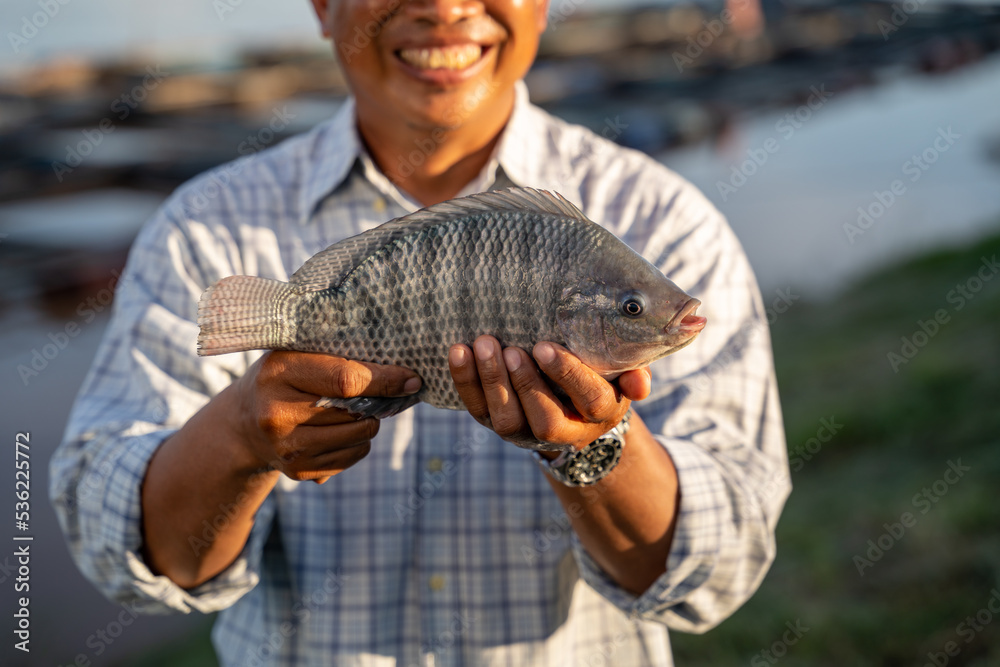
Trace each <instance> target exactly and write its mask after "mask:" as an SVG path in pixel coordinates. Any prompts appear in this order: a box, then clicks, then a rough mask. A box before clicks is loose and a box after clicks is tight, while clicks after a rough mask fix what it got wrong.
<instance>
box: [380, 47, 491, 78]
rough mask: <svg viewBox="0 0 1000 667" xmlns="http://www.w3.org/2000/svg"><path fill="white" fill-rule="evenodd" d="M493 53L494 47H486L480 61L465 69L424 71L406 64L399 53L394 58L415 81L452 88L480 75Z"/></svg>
mask: <svg viewBox="0 0 1000 667" xmlns="http://www.w3.org/2000/svg"><path fill="white" fill-rule="evenodd" d="M492 52H493V47H492V46H484V47H483V52H482V54H481V55H480V56H479V60H477V61H476V62H474V63H472V64H471V65H469V66H468V67H466V68H465V69H444V68H439V69H422V68H419V67H414V66H413V65H411V64H410V63H408V62H406V61H405V60H403V59H402V58H400V57H399V54H398V53H393V54H392V55H393V57H394V58H395V59H396V62H397V63H398V64H399V67H400V69H402V70H403V72H405V73H406V74H408V75H409V76H412V77H413V78H415V79H419V80H420V81H423V82H424V83H430V84H434V85H437V86H452V85H455V84H458V83H462V82H463V81H468V80H469V79H471V78H473V77H474V76H476V75H477V74H479V73H480V72H481V71H482V70H483V69H484V68H485V67H486V60H487V56H489V55H490V54H491V53H492Z"/></svg>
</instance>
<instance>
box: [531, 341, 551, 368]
mask: <svg viewBox="0 0 1000 667" xmlns="http://www.w3.org/2000/svg"><path fill="white" fill-rule="evenodd" d="M555 358H556V349H555V348H554V347H552V346H551V345H549V344H548V343H539V344H538V345H536V346H535V359H538V361H539V362H541V363H543V364H551V363H552V362H553V361H555Z"/></svg>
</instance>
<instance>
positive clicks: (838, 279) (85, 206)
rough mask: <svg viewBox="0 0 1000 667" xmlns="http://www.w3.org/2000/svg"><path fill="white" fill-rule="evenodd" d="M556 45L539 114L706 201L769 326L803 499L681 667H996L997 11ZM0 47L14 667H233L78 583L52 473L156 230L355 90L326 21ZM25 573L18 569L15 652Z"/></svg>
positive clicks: (155, 12)
mask: <svg viewBox="0 0 1000 667" xmlns="http://www.w3.org/2000/svg"><path fill="white" fill-rule="evenodd" d="M550 14H551V20H550V28H549V30H548V32H547V34H546V35H545V38H544V42H543V45H542V48H541V53H540V55H539V59H538V62H537V64H536V65H535V67H534V69H533V70H532V72H531V73H530V75H529V77H528V86H529V89H530V91H531V97H532V99H533V100H534V101H535V102H536V103H538V104H540V105H541V106H543V107H545V108H546V109H548V110H550V111H551V112H552V113H555V114H557V115H559V116H562V117H565V118H567V119H569V120H571V121H573V122H577V123H581V124H583V125H586V126H589V127H591V128H592V129H594V130H595V131H597V132H600V133H602V134H603V135H604V136H606V137H608V138H611V139H613V140H615V141H617V142H618V143H621V144H623V145H626V146H630V147H633V148H637V149H639V150H643V151H645V152H647V153H649V154H650V155H652V156H653V157H655V158H656V159H657V160H660V161H661V162H663V163H664V164H666V165H668V166H669V167H671V168H673V169H674V170H676V171H678V172H679V173H681V174H682V175H684V176H685V177H687V178H688V179H690V180H691V181H692V182H694V183H695V184H696V185H697V186H699V187H700V188H701V189H702V190H704V192H705V193H706V194H707V195H708V197H709V198H710V199H711V200H712V201H713V202H714V203H715V204H716V206H718V207H719V209H720V210H721V211H722V212H723V213H724V214H725V215H726V216H727V217H728V218H729V220H730V222H731V223H732V226H733V228H734V229H735V231H736V233H737V235H738V236H739V237H740V239H741V240H742V242H743V244H744V246H745V247H746V250H747V253H748V255H749V257H750V261H751V263H752V264H753V266H754V269H755V270H756V272H757V275H758V278H759V281H760V284H761V290H762V293H763V295H764V300H765V303H766V305H767V307H768V309H769V310H768V315H769V320H770V322H771V325H772V334H773V339H774V348H775V359H776V365H777V370H778V375H779V382H780V388H781V392H782V402H783V409H784V416H785V424H786V428H787V434H788V447H789V457H790V461H791V469H792V482H793V484H794V487H795V491H794V492H793V494H792V496H791V498H790V499H789V501H788V504H787V506H786V510H785V512H784V515H783V516H782V519H781V523H780V525H779V530H778V547H779V551H778V553H779V555H778V559H777V561H776V563H775V565H774V567H773V569H772V570H771V572H770V574H769V575H768V577H767V579H766V580H765V581H764V583H763V585H762V587H761V590H760V592H759V593H758V594H757V595H756V596H755V597H754V598H753V599H752V600H751V601H750V602H749V603H748V604H747V605H746V606H745V607H744V608H743V609H741V610H740V611H739V612H738V613H736V614H735V615H734V616H733V617H732V618H731V619H729V620H727V621H726V622H724V623H723V624H722V625H721V626H720V627H719V628H717V629H715V630H713V631H711V632H710V633H709V634H707V635H705V636H684V635H680V634H674V635H673V641H674V646H675V656H676V661H677V664H678V665H746V664H748V663H749V664H750V665H753V666H755V667H757V666H760V665H773V664H777V663H779V662H780V663H781V664H785V665H925V664H926V665H936V666H937V667H940V666H942V665H981V666H985V665H1000V622H993V621H994V620H995V619H997V616H998V614H997V610H1000V531H998V527H1000V509H998V503H997V494H996V488H997V482H998V481H1000V448H998V447H997V445H998V435H997V434H998V433H1000V405H998V403H1000V277H998V274H1000V264H998V263H997V255H998V254H1000V111H998V109H1000V52H998V50H1000V9H998V7H997V6H991V5H990V4H988V3H981V2H965V3H957V4H956V3H943V2H936V1H935V0H905V1H904V2H897V3H887V2H861V1H859V2H824V1H823V0H729V2H728V6H727V5H723V4H721V3H718V2H712V3H710V2H705V3H697V4H679V3H656V2H651V1H649V0H646V1H643V2H626V1H623V0H620V1H618V2H611V1H610V0H552V6H551V11H550ZM0 26H2V28H3V30H2V33H3V41H4V42H5V43H4V44H2V45H0V285H2V286H3V287H2V289H0V406H2V411H0V424H2V429H0V437H2V438H4V439H5V441H6V442H7V443H8V445H9V449H7V451H8V454H7V455H4V456H2V457H0V459H2V460H0V475H2V476H3V479H4V480H5V481H4V482H3V488H4V489H11V490H12V486H13V480H14V460H13V459H14V456H13V449H14V439H15V434H16V433H18V432H24V431H28V432H30V434H31V455H32V456H31V462H32V472H33V475H32V480H31V481H32V505H31V529H30V532H31V534H33V535H34V537H35V539H34V541H33V542H32V547H31V548H32V561H31V591H30V595H31V606H30V609H31V619H32V626H31V627H32V642H31V649H32V650H31V653H30V654H24V653H21V652H19V651H14V650H13V649H12V646H11V645H12V643H13V642H12V641H10V637H11V634H10V628H8V629H5V630H4V631H3V636H6V637H7V638H8V639H7V640H5V641H4V645H3V647H2V648H0V655H2V656H9V657H4V658H3V659H2V660H0V662H2V663H3V664H5V665H64V664H66V665H68V664H79V665H150V666H155V665H213V664H215V661H214V656H213V654H212V651H211V647H210V644H209V642H208V627H209V626H210V622H211V619H209V618H206V617H167V618H140V619H133V617H132V616H131V614H130V613H129V612H128V610H127V609H123V608H122V607H120V606H118V605H115V604H112V603H109V602H107V601H105V600H104V599H103V598H102V597H101V596H100V595H99V594H98V593H97V592H96V591H95V590H94V589H92V587H91V586H90V585H89V584H88V583H87V582H86V581H85V580H84V579H83V578H82V576H81V575H80V574H79V573H78V571H77V570H76V568H75V566H74V565H73V563H72V561H71V560H70V558H69V555H68V552H67V550H66V547H65V544H64V542H63V539H62V537H61V534H60V532H59V529H58V526H57V525H56V520H55V516H54V514H53V512H52V510H51V508H50V507H49V504H48V502H47V485H48V475H47V463H48V458H49V456H50V454H51V452H52V450H53V449H54V448H55V447H56V445H57V444H58V442H59V440H60V437H61V434H62V429H63V427H64V425H65V421H66V418H67V415H68V412H69V408H70V405H71V402H72V400H73V397H74V395H75V393H76V391H77V389H78V388H79V386H80V383H81V382H82V380H83V377H84V374H85V373H86V371H87V368H88V367H89V364H90V362H91V360H92V358H93V354H94V351H95V349H96V346H97V344H98V341H99V340H100V337H101V334H102V331H103V329H104V326H105V324H106V322H107V316H108V307H109V306H110V304H111V301H112V293H113V290H114V286H115V283H116V282H117V275H118V271H119V270H120V268H121V266H122V264H123V262H124V259H125V256H126V253H127V250H128V247H129V244H130V242H131V241H132V239H133V238H134V236H135V234H136V232H137V230H138V229H139V227H140V225H141V224H142V223H143V221H144V220H145V219H146V218H147V217H148V216H149V215H150V214H151V213H152V211H153V210H154V209H155V208H156V207H157V205H158V204H159V203H160V202H161V201H162V200H163V199H164V198H165V197H166V196H167V195H168V194H169V193H170V192H171V191H172V190H173V189H174V188H176V187H177V186H178V185H179V184H181V183H182V182H184V181H185V180H187V179H188V178H191V177H192V176H194V175H196V174H198V173H199V172H201V171H204V170H205V169H208V168H209V167H212V166H214V165H216V164H219V163H221V162H224V161H227V160H230V159H232V158H235V157H237V156H239V155H241V154H246V153H248V152H254V151H257V150H260V149H262V148H264V147H266V146H269V145H273V144H275V143H277V142H279V141H281V140H282V139H284V138H286V137H287V136H290V135H292V134H295V133H299V132H302V131H305V130H307V129H309V128H310V127H312V126H313V125H315V124H316V123H318V122H320V121H322V120H323V119H325V118H328V117H329V116H330V115H331V114H332V113H334V111H335V110H336V109H337V107H338V106H339V105H340V104H341V102H342V100H343V97H344V95H345V87H344V81H343V78H342V76H341V75H340V73H339V71H338V68H337V65H336V62H335V61H334V59H333V57H332V55H331V52H330V48H329V45H328V44H326V43H325V42H323V41H322V40H321V39H320V36H319V31H318V29H317V27H316V25H315V23H314V19H313V17H312V13H311V9H310V7H309V3H307V2H306V0H298V1H296V2H277V1H275V0H213V2H207V1H199V2H195V1H193V0H175V1H174V2H171V3H166V4H164V3H141V2H134V1H127V0H92V1H91V2H80V1H79V0H78V1H76V2H73V1H72V0H4V2H3V3H2V4H0ZM994 278H995V279H994ZM193 464H196V462H193ZM3 496H4V497H5V498H6V499H7V500H6V501H5V502H13V498H12V496H13V493H11V492H4V494H3ZM4 532H6V531H4ZM9 532H10V534H11V535H12V536H13V534H14V533H15V532H16V531H15V529H14V527H13V526H11V528H10V529H9ZM11 544H14V543H13V542H12V543H11ZM15 566H16V559H15V558H14V557H13V547H10V548H4V549H0V591H2V594H0V617H2V618H6V619H8V620H7V621H5V622H4V626H5V627H6V626H7V625H8V624H11V621H10V620H9V619H11V614H12V613H13V611H14V609H15V607H14V604H15V602H14V600H15V597H16V595H15V593H14V590H13V586H14V580H15V577H16V567H15Z"/></svg>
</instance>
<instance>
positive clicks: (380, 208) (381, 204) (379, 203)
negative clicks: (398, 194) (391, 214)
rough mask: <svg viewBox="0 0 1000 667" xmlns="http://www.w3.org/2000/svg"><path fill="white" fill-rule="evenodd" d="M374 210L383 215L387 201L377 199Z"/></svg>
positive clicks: (374, 202)
mask: <svg viewBox="0 0 1000 667" xmlns="http://www.w3.org/2000/svg"><path fill="white" fill-rule="evenodd" d="M372 208H373V209H375V212H376V213H381V212H382V211H384V210H385V200H384V199H382V198H381V197H376V198H375V201H373V202H372Z"/></svg>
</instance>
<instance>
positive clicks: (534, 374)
mask: <svg viewBox="0 0 1000 667" xmlns="http://www.w3.org/2000/svg"><path fill="white" fill-rule="evenodd" d="M473 348H474V350H475V353H474V354H473V351H472V350H470V349H469V347H468V346H466V345H454V346H452V348H451V350H450V352H449V354H448V363H449V366H450V367H451V375H452V378H453V380H454V381H455V388H456V389H457V390H458V393H459V396H461V397H462V401H463V402H464V403H465V407H466V409H468V411H469V413H470V414H471V415H472V416H473V417H475V418H476V420H477V421H479V422H480V423H481V424H484V425H486V426H489V427H490V428H492V429H493V430H494V431H495V432H496V433H497V435H499V436H500V437H501V438H504V439H505V440H511V441H517V440H522V441H523V440H525V439H535V440H541V441H543V442H547V443H551V444H556V445H569V446H572V447H574V448H575V449H582V448H583V447H585V446H587V444H589V443H591V442H593V441H594V440H596V439H597V438H598V437H599V436H601V435H602V434H604V433H606V432H608V431H609V430H611V428H613V427H614V426H615V425H616V424H617V423H618V422H619V421H621V419H622V417H623V416H624V415H625V411H626V410H628V406H629V404H630V403H631V401H637V400H642V399H643V398H645V397H646V396H648V395H649V390H650V375H649V371H648V369H645V368H642V369H637V370H633V371H627V372H625V373H623V374H622V375H621V376H620V377H619V378H618V380H617V386H615V385H614V384H612V383H610V382H608V381H607V380H605V379H604V378H602V377H601V376H600V375H598V374H597V373H596V372H595V371H594V370H592V369H591V368H589V367H587V366H585V365H584V364H583V362H581V361H580V360H579V359H578V358H577V357H576V356H575V355H573V354H572V353H571V352H570V351H569V350H567V349H566V348H564V347H562V346H560V345H556V344H555V343H546V342H542V343H538V344H537V345H535V348H534V350H533V354H534V358H532V357H531V356H529V355H528V354H527V353H526V352H525V351H524V350H522V349H520V348H516V347H508V348H506V349H505V350H503V351H502V353H501V349H500V343H499V342H498V341H497V339H496V338H494V337H492V336H480V337H479V338H477V339H476V341H475V343H474V345H473ZM543 373H544V374H545V376H547V377H548V378H549V379H550V380H551V381H552V382H553V383H555V384H556V385H557V386H558V387H559V388H560V389H561V390H562V391H563V392H564V393H565V394H566V396H567V397H568V398H569V400H570V402H571V404H569V405H567V404H566V403H565V402H563V401H562V400H560V399H559V398H558V397H557V396H556V394H555V392H554V391H553V390H552V388H551V387H550V386H549V385H548V383H547V382H546V381H545V377H543V375H542V374H543Z"/></svg>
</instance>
